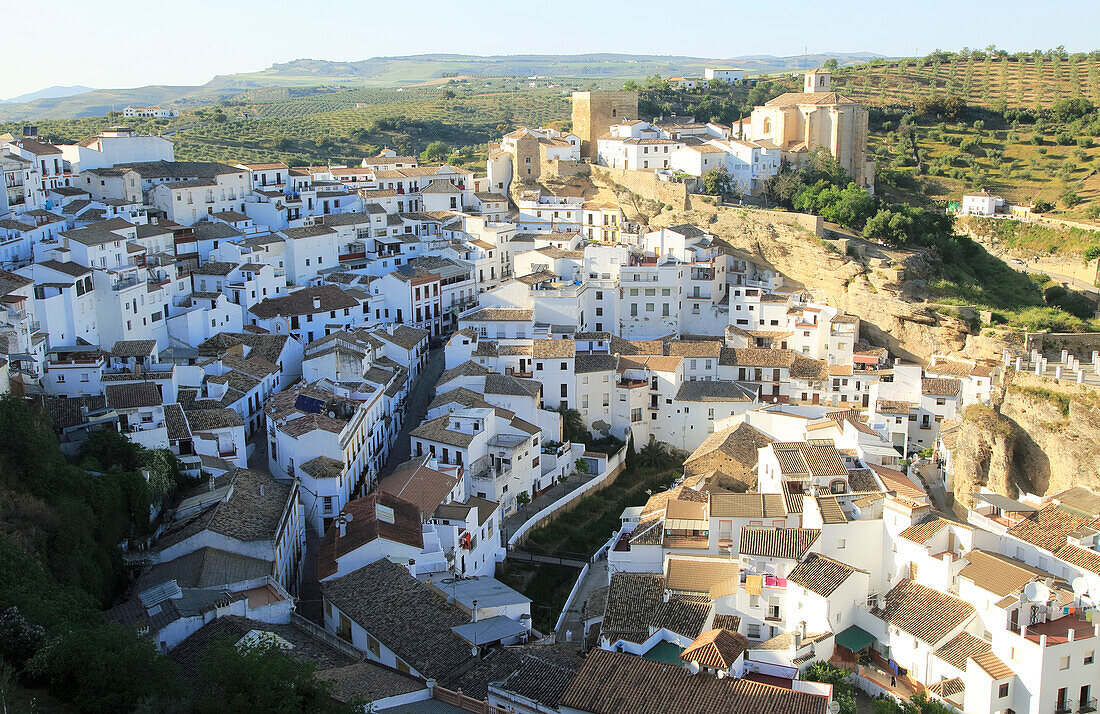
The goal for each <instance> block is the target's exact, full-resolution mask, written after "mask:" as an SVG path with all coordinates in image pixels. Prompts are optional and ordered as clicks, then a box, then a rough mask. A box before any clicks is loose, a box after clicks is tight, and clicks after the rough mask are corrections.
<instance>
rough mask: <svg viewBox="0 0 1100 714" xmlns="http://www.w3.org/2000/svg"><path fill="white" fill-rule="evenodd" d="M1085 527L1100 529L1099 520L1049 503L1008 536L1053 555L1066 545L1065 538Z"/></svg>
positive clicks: (1012, 529)
mask: <svg viewBox="0 0 1100 714" xmlns="http://www.w3.org/2000/svg"><path fill="white" fill-rule="evenodd" d="M1085 526H1090V527H1092V528H1098V527H1100V518H1090V517H1087V516H1084V515H1082V514H1080V513H1072V512H1070V511H1069V510H1068V509H1067V508H1066V507H1064V506H1059V505H1057V504H1054V503H1051V504H1048V505H1046V506H1044V507H1043V508H1041V509H1039V510H1038V511H1035V512H1034V513H1032V514H1031V515H1030V516H1028V517H1027V518H1025V519H1024V520H1022V521H1020V522H1019V523H1017V524H1016V525H1014V526H1013V527H1011V528H1009V529H1008V535H1010V536H1012V537H1013V538H1019V539H1020V540H1022V541H1024V542H1026V543H1030V544H1031V545H1034V546H1035V547H1037V548H1042V549H1043V550H1045V551H1047V552H1050V553H1054V552H1057V551H1059V550H1060V549H1061V548H1062V547H1063V546H1065V545H1066V544H1067V543H1066V536H1068V535H1069V534H1070V533H1073V532H1074V531H1077V530H1080V529H1081V528H1083V527H1085ZM1067 553H1068V551H1067ZM1071 555H1072V554H1071Z"/></svg>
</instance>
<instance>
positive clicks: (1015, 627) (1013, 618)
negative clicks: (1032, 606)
mask: <svg viewBox="0 0 1100 714" xmlns="http://www.w3.org/2000/svg"><path fill="white" fill-rule="evenodd" d="M1008 627H1009V629H1010V630H1012V631H1013V632H1016V633H1019V632H1020V611H1019V610H1013V611H1012V614H1011V615H1009V617H1008Z"/></svg>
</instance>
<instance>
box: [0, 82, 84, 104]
mask: <svg viewBox="0 0 1100 714" xmlns="http://www.w3.org/2000/svg"><path fill="white" fill-rule="evenodd" d="M92 91H95V90H94V89H93V88H92V87H84V86H81V85H79V84H74V85H73V86H71V87H61V86H57V85H55V86H53V87H46V88H45V89H39V90H38V91H37V92H28V93H27V94H20V95H19V96H18V97H12V98H11V99H0V104H22V103H24V102H33V101H34V100H35V99H53V98H55V97H72V96H75V95H77V94H84V93H85V92H92Z"/></svg>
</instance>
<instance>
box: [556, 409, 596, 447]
mask: <svg viewBox="0 0 1100 714" xmlns="http://www.w3.org/2000/svg"><path fill="white" fill-rule="evenodd" d="M557 412H558V414H561V429H562V436H563V437H564V438H565V440H566V441H572V442H574V443H578V444H579V443H584V442H587V441H588V440H589V439H590V438H591V434H589V433H588V428H587V427H586V426H585V425H584V417H583V416H581V413H580V412H579V411H577V410H576V409H570V408H569V407H567V406H565V405H561V406H559V407H558V409H557Z"/></svg>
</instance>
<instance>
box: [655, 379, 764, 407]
mask: <svg viewBox="0 0 1100 714" xmlns="http://www.w3.org/2000/svg"><path fill="white" fill-rule="evenodd" d="M675 398H676V399H677V400H679V401H682V402H751V401H754V400H755V399H756V391H754V390H752V389H749V388H748V387H745V386H743V385H742V384H740V383H739V382H727V381H721V380H712V379H697V380H695V381H687V382H682V383H681V384H680V388H679V389H678V390H677V391H676V397H675Z"/></svg>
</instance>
